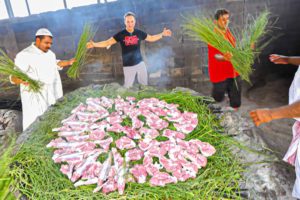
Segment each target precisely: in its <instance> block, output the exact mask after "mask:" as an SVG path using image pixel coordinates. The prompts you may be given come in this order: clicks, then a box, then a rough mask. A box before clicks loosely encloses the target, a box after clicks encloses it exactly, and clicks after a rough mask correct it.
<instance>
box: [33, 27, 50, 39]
mask: <svg viewBox="0 0 300 200" xmlns="http://www.w3.org/2000/svg"><path fill="white" fill-rule="evenodd" d="M40 35H45V36H51V37H53V35H52V33H51V32H50V31H49V30H48V29H46V28H40V29H39V30H37V32H36V34H35V36H40Z"/></svg>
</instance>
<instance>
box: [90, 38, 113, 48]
mask: <svg viewBox="0 0 300 200" xmlns="http://www.w3.org/2000/svg"><path fill="white" fill-rule="evenodd" d="M116 43H117V41H116V40H115V39H114V38H113V37H111V38H109V39H108V40H105V41H101V42H94V41H92V40H91V41H89V42H88V43H87V44H86V47H87V48H88V49H91V48H94V47H96V48H105V47H108V46H111V45H113V44H116Z"/></svg>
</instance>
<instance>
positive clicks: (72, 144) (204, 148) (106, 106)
mask: <svg viewBox="0 0 300 200" xmlns="http://www.w3.org/2000/svg"><path fill="white" fill-rule="evenodd" d="M177 107H178V105H176V104H168V103H166V102H165V101H160V100H159V99H156V98H147V99H142V100H140V101H136V99H135V98H134V97H126V99H123V98H121V97H118V98H115V99H110V98H107V97H101V98H88V99H87V100H86V104H83V103H81V104H80V105H78V106H77V107H76V108H75V109H73V110H72V112H71V116H69V117H68V118H67V119H64V120H63V121H62V124H63V125H62V127H59V128H55V129H53V131H55V132H58V136H59V137H58V138H57V139H54V140H52V141H51V142H50V143H49V144H48V145H47V147H53V148H55V149H56V150H55V151H54V155H53V157H52V159H53V160H54V162H55V163H62V165H61V168H60V171H61V172H62V173H63V174H65V175H67V177H68V178H69V179H70V180H71V181H72V182H74V183H75V184H74V186H75V187H78V186H81V185H90V184H97V187H96V188H95V189H94V192H98V191H100V190H101V191H102V192H103V193H105V194H106V193H109V192H113V191H116V190H118V192H119V194H123V193H124V189H125V184H126V182H138V183H145V182H146V181H149V182H150V184H151V185H152V186H165V185H166V184H169V183H176V182H178V181H186V180H187V179H189V178H195V177H196V175H197V173H198V170H199V169H200V168H202V167H205V166H206V164H207V157H208V156H211V155H213V154H214V153H215V151H216V150H215V148H214V147H213V146H212V145H210V144H209V143H206V142H201V141H200V140H197V139H192V140H189V141H185V140H184V139H185V137H186V135H187V134H189V133H190V132H192V131H193V130H194V129H195V128H196V126H197V124H198V118H197V114H195V113H191V112H183V113H182V112H181V111H179V110H178V108H177ZM100 158H102V162H101V159H100Z"/></svg>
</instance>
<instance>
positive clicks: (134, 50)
mask: <svg viewBox="0 0 300 200" xmlns="http://www.w3.org/2000/svg"><path fill="white" fill-rule="evenodd" d="M146 37H147V33H145V32H143V31H141V30H138V29H134V31H133V32H132V33H129V32H128V31H127V30H126V29H124V30H122V31H120V32H119V33H117V34H115V35H114V36H113V38H114V39H115V40H116V41H117V42H120V44H121V47H122V58H123V66H124V67H130V66H134V65H137V64H139V63H140V62H142V61H143V58H142V54H141V49H140V47H141V41H142V40H145V39H146Z"/></svg>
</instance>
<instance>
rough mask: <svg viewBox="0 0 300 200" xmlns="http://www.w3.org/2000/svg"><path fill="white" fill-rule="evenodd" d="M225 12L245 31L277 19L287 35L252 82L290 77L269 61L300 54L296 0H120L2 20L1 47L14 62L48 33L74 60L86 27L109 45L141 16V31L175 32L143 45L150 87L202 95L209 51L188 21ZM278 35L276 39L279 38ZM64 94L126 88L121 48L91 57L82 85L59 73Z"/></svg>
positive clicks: (64, 55) (276, 43)
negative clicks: (130, 18)
mask: <svg viewBox="0 0 300 200" xmlns="http://www.w3.org/2000/svg"><path fill="white" fill-rule="evenodd" d="M219 7H225V8H227V9H229V10H230V11H231V13H232V20H231V21H232V25H236V26H241V25H243V23H244V19H245V17H246V15H247V14H248V13H251V14H255V13H256V12H258V11H260V10H263V9H264V8H265V7H268V8H269V9H270V11H271V12H272V17H273V18H275V17H277V16H278V17H279V20H278V22H277V23H276V26H277V27H279V28H280V29H279V31H276V34H278V33H283V35H282V36H281V38H279V39H277V40H275V41H274V43H273V44H271V45H270V47H268V48H267V49H266V50H265V51H264V52H263V53H262V54H261V56H260V62H257V63H256V65H255V68H256V69H257V70H256V72H255V73H254V74H253V80H254V81H253V82H254V83H255V82H256V80H258V81H261V80H263V81H267V80H268V77H269V76H270V77H274V74H275V75H276V74H279V75H282V74H283V75H284V76H287V77H291V76H292V74H293V72H294V71H293V70H294V69H291V68H289V69H288V68H283V67H282V66H276V67H275V66H274V65H271V64H270V63H269V62H268V60H267V56H268V55H269V53H271V52H277V53H285V54H290V55H296V54H299V53H300V52H299V51H300V50H299V48H298V44H299V42H300V38H299V37H298V36H299V32H300V28H299V26H300V25H299V23H297V21H296V20H297V18H296V17H297V14H298V13H297V12H298V8H300V2H299V1H297V0H286V1H282V0H272V1H259V0H251V1H250V0H244V1H235V0H223V1H222V0H186V1H182V0H181V1H179V0H164V1H157V0H144V1H139V0H122V1H116V2H111V3H106V4H97V5H90V6H85V7H78V8H73V9H71V10H59V11H56V12H48V13H43V14H38V15H31V16H29V17H25V18H14V19H10V20H2V21H1V23H0V33H1V34H0V47H1V48H3V49H5V50H6V51H7V53H8V54H9V56H10V57H12V58H14V57H15V55H16V54H17V52H18V51H20V50H22V49H23V48H25V47H27V46H28V45H30V43H31V42H32V41H33V40H34V33H35V32H36V30H37V29H38V28H40V27H47V28H49V29H50V30H51V31H52V32H53V34H54V44H53V51H54V52H55V53H56V54H57V57H58V58H59V59H67V58H70V57H72V56H73V55H74V52H75V50H76V43H77V41H78V38H79V36H80V32H81V30H82V26H83V25H84V23H86V22H90V23H92V24H94V25H95V26H96V27H97V28H98V31H97V33H96V36H95V38H94V39H95V40H96V41H99V40H105V39H108V38H109V37H111V36H112V35H113V34H115V33H116V32H117V31H119V30H120V29H122V28H123V27H124V25H123V18H122V17H123V14H124V13H125V12H127V11H133V12H135V13H136V14H137V27H138V28H140V29H142V30H145V31H146V32H148V33H149V34H156V33H159V32H161V30H162V29H163V28H164V27H169V28H171V29H172V30H173V37H172V38H164V39H163V40H162V41H159V42H156V43H144V44H143V47H142V49H143V54H144V58H145V61H146V63H147V65H148V69H149V72H150V83H151V84H153V85H158V86H167V87H172V86H175V85H176V86H187V87H192V88H195V89H197V90H198V91H201V90H202V91H207V87H206V85H205V84H204V82H206V81H207V80H208V75H207V56H206V54H207V50H206V45H204V44H201V43H199V42H195V41H192V40H191V39H190V38H189V37H188V36H187V35H186V34H185V33H184V31H183V29H182V24H183V21H184V16H187V15H188V14H191V13H197V12H200V11H205V12H213V11H214V10H215V9H216V8H219ZM276 34H274V35H276ZM61 75H62V77H63V82H64V90H65V92H68V91H71V90H73V89H75V88H77V87H80V86H83V85H87V84H88V83H105V82H111V81H118V82H120V83H122V78H123V72H122V64H121V52H120V47H119V45H114V46H113V47H111V48H110V49H108V50H107V49H94V50H91V51H90V57H89V62H88V64H87V66H86V69H85V70H84V72H83V75H82V77H81V79H80V80H79V81H70V80H69V79H67V77H66V75H65V71H63V72H62V73H61Z"/></svg>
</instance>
